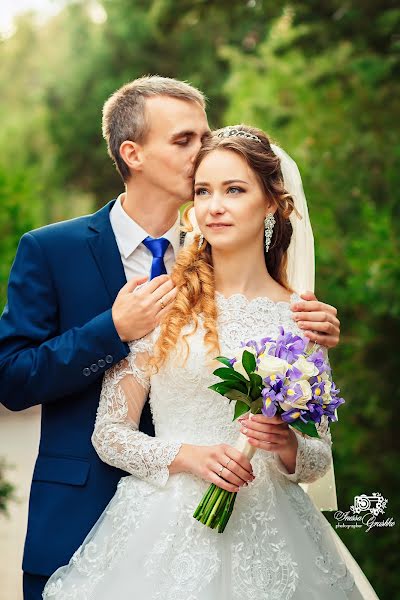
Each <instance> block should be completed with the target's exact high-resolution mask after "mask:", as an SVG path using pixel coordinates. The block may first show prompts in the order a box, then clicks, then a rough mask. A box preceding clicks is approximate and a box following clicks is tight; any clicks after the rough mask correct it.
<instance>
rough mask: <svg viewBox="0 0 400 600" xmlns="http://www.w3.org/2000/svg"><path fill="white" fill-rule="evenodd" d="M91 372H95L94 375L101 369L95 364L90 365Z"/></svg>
mask: <svg viewBox="0 0 400 600" xmlns="http://www.w3.org/2000/svg"><path fill="white" fill-rule="evenodd" d="M90 370H91V371H93V373H96V371H98V370H99V367H98V366H97V365H96V364H95V363H93V364H92V365H90Z"/></svg>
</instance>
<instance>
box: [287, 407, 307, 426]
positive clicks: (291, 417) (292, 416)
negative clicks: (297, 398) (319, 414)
mask: <svg viewBox="0 0 400 600" xmlns="http://www.w3.org/2000/svg"><path fill="white" fill-rule="evenodd" d="M306 412H307V411H305V410H301V409H299V408H291V409H290V410H285V412H283V413H282V414H281V417H282V419H283V420H284V421H286V423H293V421H297V419H301V420H302V421H303V422H304V423H307V420H306V419H305V418H304V417H303V415H304V414H305V413H306Z"/></svg>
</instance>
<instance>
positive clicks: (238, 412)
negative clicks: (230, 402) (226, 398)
mask: <svg viewBox="0 0 400 600" xmlns="http://www.w3.org/2000/svg"><path fill="white" fill-rule="evenodd" d="M248 411H249V407H248V405H247V404H246V403H245V402H242V401H241V400H237V401H236V404H235V414H234V415H233V420H235V419H238V418H239V417H241V416H242V415H244V414H245V413H247V412H248Z"/></svg>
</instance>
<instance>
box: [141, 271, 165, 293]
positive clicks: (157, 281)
mask: <svg viewBox="0 0 400 600" xmlns="http://www.w3.org/2000/svg"><path fill="white" fill-rule="evenodd" d="M166 281H170V276H169V275H159V276H158V277H154V279H152V280H151V281H149V284H148V285H146V293H149V294H152V293H153V292H155V290H156V289H158V288H159V287H160V285H162V284H163V283H165V282H166Z"/></svg>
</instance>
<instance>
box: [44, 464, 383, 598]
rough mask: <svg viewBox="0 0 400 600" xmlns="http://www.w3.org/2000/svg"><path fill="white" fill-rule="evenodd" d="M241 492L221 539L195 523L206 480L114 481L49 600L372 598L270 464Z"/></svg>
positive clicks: (307, 503) (338, 546) (56, 577)
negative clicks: (158, 485)
mask: <svg viewBox="0 0 400 600" xmlns="http://www.w3.org/2000/svg"><path fill="white" fill-rule="evenodd" d="M255 473H256V479H255V481H254V482H253V483H251V484H250V485H249V486H248V487H246V488H243V489H241V490H240V492H239V494H238V497H237V500H236V504H235V508H234V511H233V514H232V516H231V519H230V521H229V523H228V525H227V527H226V529H225V531H224V533H223V534H219V533H217V532H216V531H214V530H211V529H209V528H207V527H205V526H204V525H202V524H200V523H199V522H198V521H196V520H195V519H194V518H193V512H194V510H195V508H196V507H197V504H198V503H199V501H200V500H201V498H202V495H203V494H204V492H205V490H206V489H207V484H206V483H205V482H204V481H201V480H199V479H197V478H196V477H194V476H192V475H189V474H179V475H172V476H170V478H169V480H168V482H167V484H166V485H165V487H163V488H161V489H160V488H156V487H154V486H153V485H151V484H148V483H146V482H144V481H140V480H138V479H137V478H135V477H134V476H128V477H124V478H122V479H121V481H120V483H119V485H118V489H117V492H116V494H115V496H114V497H113V499H112V500H111V502H110V503H109V505H108V507H107V508H106V510H105V511H104V513H103V515H102V516H101V517H100V519H99V521H98V522H97V523H96V525H95V526H94V528H93V529H92V531H91V532H90V533H89V535H88V536H87V538H86V540H85V541H84V543H83V544H82V546H81V547H80V548H79V549H78V550H77V552H76V553H75V554H74V556H73V557H72V559H71V561H70V563H69V565H67V566H65V567H61V568H60V569H58V570H57V571H56V572H55V573H54V574H53V576H52V577H51V578H50V580H49V582H48V584H47V586H46V588H45V591H44V594H43V598H45V599H52V600H73V599H76V600H89V599H91V600H110V598H116V599H118V600H128V599H129V600H132V598H135V600H224V599H226V600H239V599H240V600H242V599H243V598H246V600H267V599H268V600H269V599H271V600H289V599H295V600H321V599H322V598H323V599H324V600H376V599H377V596H376V594H375V592H374V590H373V588H372V587H371V585H370V584H369V582H368V580H367V579H366V577H365V576H364V574H363V572H362V571H361V569H360V567H359V566H358V564H357V563H356V561H355V560H354V558H353V557H352V556H351V554H350V553H349V551H348V550H347V548H346V547H345V546H344V544H343V543H342V542H341V540H340V538H339V537H338V536H337V534H336V533H335V531H334V530H333V528H332V527H331V526H330V524H329V523H328V521H327V520H326V519H325V517H324V516H323V515H322V513H321V512H320V511H318V510H317V508H316V507H315V506H314V504H313V503H312V501H311V500H310V498H309V497H308V496H307V494H306V493H305V492H304V491H303V490H302V488H301V487H300V486H299V485H297V484H295V483H292V482H291V481H288V480H287V479H286V478H285V477H284V476H283V475H280V474H279V473H278V472H276V471H274V470H273V469H272V468H271V467H270V466H269V465H268V464H261V463H258V465H257V470H255Z"/></svg>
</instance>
